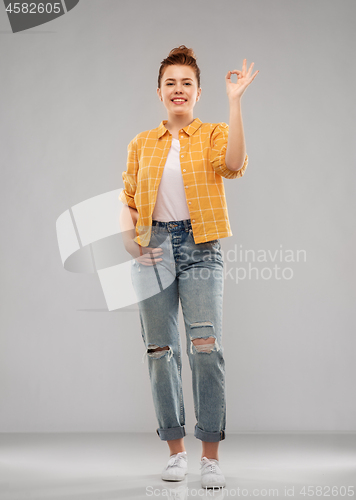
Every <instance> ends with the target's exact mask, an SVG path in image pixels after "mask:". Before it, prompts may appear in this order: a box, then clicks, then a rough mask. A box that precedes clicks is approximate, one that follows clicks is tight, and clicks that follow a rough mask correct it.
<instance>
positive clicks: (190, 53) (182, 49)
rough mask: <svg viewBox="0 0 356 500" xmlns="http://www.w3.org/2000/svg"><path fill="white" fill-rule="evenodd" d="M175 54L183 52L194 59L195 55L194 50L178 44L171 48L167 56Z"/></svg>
mask: <svg viewBox="0 0 356 500" xmlns="http://www.w3.org/2000/svg"><path fill="white" fill-rule="evenodd" d="M176 54H185V55H186V56H189V57H192V58H193V59H196V56H195V54H194V50H193V49H188V47H186V46H185V45H180V46H179V47H176V48H174V49H172V50H171V51H170V53H169V56H168V57H170V56H173V55H176Z"/></svg>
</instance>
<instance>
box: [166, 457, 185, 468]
mask: <svg viewBox="0 0 356 500" xmlns="http://www.w3.org/2000/svg"><path fill="white" fill-rule="evenodd" d="M181 458H182V455H175V456H174V455H173V457H171V458H170V459H169V460H168V463H167V467H175V466H176V465H178V463H179V460H180V459H181Z"/></svg>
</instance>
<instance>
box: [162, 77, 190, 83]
mask: <svg viewBox="0 0 356 500" xmlns="http://www.w3.org/2000/svg"><path fill="white" fill-rule="evenodd" d="M168 80H173V81H174V82H175V81H176V79H175V78H166V80H165V82H167V81H168ZM182 80H191V81H193V79H192V78H182Z"/></svg>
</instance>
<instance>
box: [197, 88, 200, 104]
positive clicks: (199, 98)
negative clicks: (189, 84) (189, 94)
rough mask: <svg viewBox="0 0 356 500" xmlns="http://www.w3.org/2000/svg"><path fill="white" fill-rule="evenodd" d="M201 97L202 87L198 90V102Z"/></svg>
mask: <svg viewBox="0 0 356 500" xmlns="http://www.w3.org/2000/svg"><path fill="white" fill-rule="evenodd" d="M200 95H201V87H200V88H199V89H198V92H197V101H199V99H200Z"/></svg>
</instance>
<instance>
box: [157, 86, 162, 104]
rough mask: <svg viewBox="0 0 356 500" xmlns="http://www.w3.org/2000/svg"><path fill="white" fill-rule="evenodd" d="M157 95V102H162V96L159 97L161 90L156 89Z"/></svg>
mask: <svg viewBox="0 0 356 500" xmlns="http://www.w3.org/2000/svg"><path fill="white" fill-rule="evenodd" d="M157 95H158V97H159V100H160V101H162V96H161V89H160V88H158V87H157Z"/></svg>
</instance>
